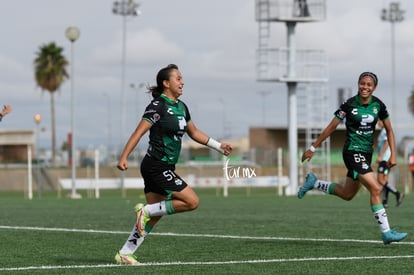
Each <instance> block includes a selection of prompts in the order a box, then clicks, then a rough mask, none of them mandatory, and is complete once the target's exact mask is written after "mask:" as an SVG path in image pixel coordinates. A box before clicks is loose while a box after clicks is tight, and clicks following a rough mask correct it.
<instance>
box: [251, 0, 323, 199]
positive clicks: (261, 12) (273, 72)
mask: <svg viewBox="0 0 414 275" xmlns="http://www.w3.org/2000/svg"><path fill="white" fill-rule="evenodd" d="M325 2H326V1H325V0H308V1H306V0H256V21H258V23H259V48H258V50H257V80H258V81H271V82H280V83H286V85H287V90H288V125H289V126H288V143H289V145H288V146H289V160H290V163H289V181H290V183H289V187H288V189H287V190H286V194H288V195H292V194H296V192H297V188H298V162H297V159H298V125H297V124H298V123H297V98H296V90H297V86H298V84H299V83H312V82H324V81H327V69H326V58H325V54H324V53H323V52H322V51H320V50H301V51H297V50H296V40H295V38H296V35H295V27H296V24H297V23H307V22H316V21H321V20H324V19H325V17H326V8H325V7H326V3H325ZM272 22H284V23H286V27H287V49H276V48H270V45H269V39H270V36H271V31H270V23H272Z"/></svg>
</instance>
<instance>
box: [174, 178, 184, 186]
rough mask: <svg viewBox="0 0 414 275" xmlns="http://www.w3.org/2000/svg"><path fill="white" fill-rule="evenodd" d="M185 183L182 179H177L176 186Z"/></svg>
mask: <svg viewBox="0 0 414 275" xmlns="http://www.w3.org/2000/svg"><path fill="white" fill-rule="evenodd" d="M182 184H183V181H182V180H180V179H175V185H182Z"/></svg>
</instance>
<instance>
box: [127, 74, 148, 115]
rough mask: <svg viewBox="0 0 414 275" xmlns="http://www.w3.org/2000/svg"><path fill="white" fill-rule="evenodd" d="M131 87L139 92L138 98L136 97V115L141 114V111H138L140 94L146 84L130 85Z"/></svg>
mask: <svg viewBox="0 0 414 275" xmlns="http://www.w3.org/2000/svg"><path fill="white" fill-rule="evenodd" d="M129 87H131V89H133V90H135V91H136V92H137V94H136V97H135V109H136V114H137V115H138V114H139V110H138V95H139V94H138V93H139V92H140V91H141V89H142V88H144V87H145V83H144V82H141V83H139V84H138V86H137V85H135V84H134V83H131V84H129Z"/></svg>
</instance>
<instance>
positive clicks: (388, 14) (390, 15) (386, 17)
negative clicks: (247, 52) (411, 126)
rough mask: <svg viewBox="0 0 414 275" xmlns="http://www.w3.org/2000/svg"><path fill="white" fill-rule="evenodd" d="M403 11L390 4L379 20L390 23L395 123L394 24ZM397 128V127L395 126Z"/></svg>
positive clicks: (402, 18) (392, 111)
mask: <svg viewBox="0 0 414 275" xmlns="http://www.w3.org/2000/svg"><path fill="white" fill-rule="evenodd" d="M404 13H405V11H404V10H402V9H400V3H396V2H392V3H390V6H389V8H388V9H385V8H384V9H382V11H381V19H382V20H383V21H387V22H390V23H391V78H392V79H391V81H392V84H391V86H392V110H391V113H392V119H393V121H395V122H397V105H396V104H397V103H396V102H397V101H396V97H397V93H396V90H395V23H397V22H401V21H403V20H404ZM396 126H397V125H396Z"/></svg>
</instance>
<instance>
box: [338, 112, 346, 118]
mask: <svg viewBox="0 0 414 275" xmlns="http://www.w3.org/2000/svg"><path fill="white" fill-rule="evenodd" d="M338 116H339V118H341V119H344V118H345V117H346V113H345V112H344V111H339V113H338Z"/></svg>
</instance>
